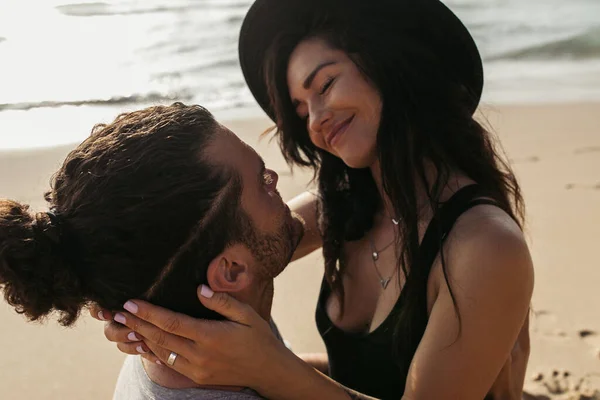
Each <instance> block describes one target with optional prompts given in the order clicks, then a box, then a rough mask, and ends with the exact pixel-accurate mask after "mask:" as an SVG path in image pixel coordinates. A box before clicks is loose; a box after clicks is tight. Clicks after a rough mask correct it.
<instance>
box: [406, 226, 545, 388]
mask: <svg viewBox="0 0 600 400" xmlns="http://www.w3.org/2000/svg"><path fill="white" fill-rule="evenodd" d="M465 217H467V218H468V216H465ZM465 222H466V221H465ZM471 222H473V221H471ZM484 222H485V223H482V224H478V223H476V222H473V223H471V224H470V225H469V226H470V227H469V228H468V231H467V230H465V229H461V227H460V226H457V227H456V228H458V229H456V233H457V234H456V235H455V234H451V235H450V236H449V238H448V239H449V242H448V246H447V248H448V251H447V252H445V253H444V254H445V255H446V263H447V268H448V269H447V271H448V278H449V280H450V287H451V288H452V293H453V294H454V298H455V300H456V304H457V305H458V311H459V315H460V329H459V319H458V318H457V314H456V312H455V308H454V304H453V301H452V297H451V296H450V291H449V288H448V285H447V284H446V281H445V279H444V278H443V275H442V274H440V275H439V276H440V279H439V282H440V286H439V292H438V295H437V299H436V301H435V303H434V305H433V308H432V310H431V313H430V316H429V321H428V324H427V328H426V330H425V334H424V336H423V339H422V340H421V343H420V344H419V347H418V349H417V352H416V354H415V356H414V358H413V360H412V364H411V367H410V370H409V376H408V379H407V384H406V391H405V394H404V396H405V398H407V399H411V400H412V399H417V400H420V399H464V400H475V399H477V400H480V399H482V398H484V397H485V396H486V394H487V392H488V391H489V390H490V388H491V387H492V385H493V383H494V381H495V380H496V378H497V376H498V374H499V373H500V371H501V369H502V367H503V365H504V364H505V362H506V361H507V360H508V359H509V357H510V355H511V351H512V349H513V346H514V344H515V342H516V340H517V337H518V335H519V333H520V331H521V328H522V327H523V323H524V322H525V320H526V317H527V314H528V312H529V305H530V301H531V295H532V291H533V283H534V274H533V266H532V262H531V258H530V254H529V250H528V248H527V245H526V243H525V240H524V238H523V235H522V233H521V231H520V230H519V228H518V227H517V226H516V224H514V222H512V221H510V222H507V221H506V218H502V219H501V220H496V221H493V220H492V221H489V220H488V221H484ZM459 224H460V221H459ZM459 224H457V225H459ZM463 226H464V224H463ZM473 226H476V228H475V229H473V228H471V227H473ZM440 273H441V271H440Z"/></svg>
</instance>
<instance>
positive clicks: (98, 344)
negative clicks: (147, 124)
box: [0, 103, 600, 400]
mask: <svg viewBox="0 0 600 400" xmlns="http://www.w3.org/2000/svg"><path fill="white" fill-rule="evenodd" d="M480 118H482V119H485V120H487V121H488V123H489V125H490V126H492V127H493V129H494V131H495V132H496V133H497V135H498V137H499V138H500V140H501V142H502V144H503V147H504V149H505V150H506V153H507V154H508V156H509V158H510V160H511V161H512V163H513V165H514V167H515V170H516V173H517V176H518V178H519V179H520V182H521V185H522V188H523V191H524V196H525V200H526V206H527V215H528V223H527V237H528V239H529V243H530V245H531V251H532V255H533V258H534V262H535V268H536V285H535V293H534V298H533V302H532V308H533V311H532V321H531V339H532V353H531V357H530V362H529V371H528V378H527V383H526V388H527V390H528V391H530V392H531V393H534V394H537V395H540V396H541V395H544V396H548V398H552V399H584V398H588V397H583V393H585V390H586V388H587V389H589V390H591V389H598V390H600V295H599V294H598V293H599V292H600V290H599V288H600V268H599V267H600V262H599V261H598V256H597V252H596V251H597V247H596V246H598V241H599V239H600V103H585V104H552V105H518V106H516V105H515V106H491V105H487V106H483V107H482V109H481V114H480ZM224 123H225V125H227V126H228V127H230V128H231V129H232V130H233V131H234V132H236V133H237V134H238V135H239V136H240V137H242V138H243V139H244V140H245V141H246V142H248V143H249V144H251V145H252V146H254V147H255V148H256V149H257V150H258V151H259V153H260V154H262V155H263V157H264V158H265V160H266V162H267V165H268V166H269V167H271V168H273V169H275V170H276V171H277V172H278V173H279V174H280V191H281V193H282V195H283V196H284V198H285V199H289V198H291V197H293V196H294V195H296V194H298V193H300V192H301V191H303V190H305V189H306V188H307V185H308V182H309V180H310V177H311V174H310V173H309V172H307V171H302V170H295V171H294V174H293V176H292V175H291V174H290V172H289V169H288V168H287V167H286V165H285V163H284V161H283V159H282V157H281V155H280V153H279V150H278V147H277V146H276V144H275V143H269V141H268V140H267V139H263V140H262V141H259V140H258V136H259V133H261V132H262V131H264V129H265V128H267V127H268V126H269V125H270V123H269V121H268V120H267V119H266V118H251V119H244V120H236V121H231V122H229V123H228V122H227V121H224ZM90 128H91V127H90ZM2 134H3V135H4V134H8V133H6V132H5V133H2ZM72 147H73V146H63V147H58V148H46V149H40V150H23V151H2V150H0V197H6V198H12V199H16V200H19V201H22V202H25V203H29V204H31V205H32V208H33V209H34V210H40V209H42V208H43V207H44V206H45V205H44V202H43V198H42V194H43V192H44V191H45V190H47V189H48V187H49V186H48V182H49V180H50V177H51V175H52V173H53V172H54V171H56V170H57V168H58V166H59V165H60V163H61V162H62V160H63V158H64V157H65V155H66V154H67V153H68V151H69V149H70V148H72ZM322 273H323V268H322V258H321V255H320V254H319V252H315V253H313V254H311V255H310V256H308V257H306V258H304V259H302V260H300V261H297V262H295V263H293V264H291V265H290V266H289V267H288V269H287V270H286V271H285V272H284V273H283V274H282V275H281V276H280V277H279V278H278V279H277V280H276V294H275V301H274V307H273V316H274V319H275V321H276V322H277V324H278V325H279V328H280V329H281V331H282V333H283V335H284V337H285V338H286V339H287V340H288V341H289V342H290V343H291V345H292V347H293V349H294V350H295V351H296V352H298V353H301V352H318V351H323V344H322V343H321V341H320V338H319V336H318V334H317V330H316V327H315V323H314V308H315V303H316V300H317V293H318V289H319V285H320V281H321V278H322ZM0 320H1V321H2V329H1V330H0V343H2V346H3V349H2V357H1V358H0V398H2V399H33V398H35V399H40V400H42V399H108V398H110V397H111V395H112V391H113V387H114V383H115V379H116V377H117V374H118V372H119V368H120V364H121V362H122V360H123V355H122V354H120V353H119V352H118V350H117V349H116V347H115V346H114V345H112V344H111V343H109V342H107V341H106V340H105V339H104V336H103V332H102V324H101V323H99V322H97V321H95V320H93V319H91V318H89V317H88V316H87V315H85V316H84V317H83V318H81V320H80V321H79V323H78V324H77V325H76V327H75V328H72V329H64V328H61V327H60V326H59V325H58V324H57V323H56V322H54V321H48V322H47V323H46V324H42V325H40V324H28V323H25V321H24V319H23V318H22V317H21V316H20V315H17V314H16V313H15V312H14V310H13V309H12V308H10V307H8V306H7V305H6V304H5V303H4V302H2V303H1V304H0ZM582 379H583V381H582V383H581V385H580V386H581V387H580V388H579V390H576V389H577V388H576V386H577V385H578V384H579V383H580V381H581V380H582ZM539 398H543V397H539ZM598 398H600V397H598Z"/></svg>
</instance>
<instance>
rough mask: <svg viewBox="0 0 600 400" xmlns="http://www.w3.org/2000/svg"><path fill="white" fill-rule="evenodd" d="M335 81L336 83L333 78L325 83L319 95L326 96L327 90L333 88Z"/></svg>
mask: <svg viewBox="0 0 600 400" xmlns="http://www.w3.org/2000/svg"><path fill="white" fill-rule="evenodd" d="M333 81H334V79H333V78H328V79H327V81H325V83H324V84H323V86H322V87H321V90H319V94H325V92H326V91H327V89H329V88H330V87H331V84H332V83H333Z"/></svg>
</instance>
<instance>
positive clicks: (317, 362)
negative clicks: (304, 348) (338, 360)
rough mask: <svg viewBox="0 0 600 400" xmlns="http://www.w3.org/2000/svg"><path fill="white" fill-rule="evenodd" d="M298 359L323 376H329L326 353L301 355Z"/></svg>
mask: <svg viewBox="0 0 600 400" xmlns="http://www.w3.org/2000/svg"><path fill="white" fill-rule="evenodd" d="M298 357H300V359H301V360H302V361H304V362H305V363H307V364H308V365H310V366H311V367H313V368H314V369H316V370H317V371H319V372H320V373H322V374H323V375H329V358H328V357H327V354H326V353H302V354H300V355H299V356H298Z"/></svg>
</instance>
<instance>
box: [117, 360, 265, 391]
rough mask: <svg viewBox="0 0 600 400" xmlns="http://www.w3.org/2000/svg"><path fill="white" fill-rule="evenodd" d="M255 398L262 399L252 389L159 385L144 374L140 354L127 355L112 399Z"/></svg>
mask: <svg viewBox="0 0 600 400" xmlns="http://www.w3.org/2000/svg"><path fill="white" fill-rule="evenodd" d="M225 399H235V400H256V399H262V397H260V396H259V395H258V393H256V392H255V391H253V390H252V389H242V390H241V391H240V392H229V391H225V390H209V389H200V388H188V389H171V388H166V387H164V386H160V385H159V384H157V383H154V382H152V380H151V379H150V378H149V377H148V374H146V370H145V369H144V365H143V364H142V358H141V357H140V356H127V358H126V359H125V363H124V364H123V367H122V368H121V373H120V374H119V379H118V380H117V387H116V388H115V393H114V395H113V400H225Z"/></svg>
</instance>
